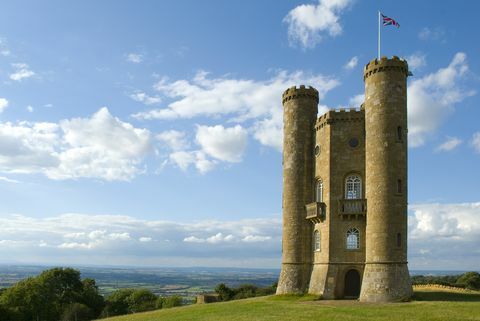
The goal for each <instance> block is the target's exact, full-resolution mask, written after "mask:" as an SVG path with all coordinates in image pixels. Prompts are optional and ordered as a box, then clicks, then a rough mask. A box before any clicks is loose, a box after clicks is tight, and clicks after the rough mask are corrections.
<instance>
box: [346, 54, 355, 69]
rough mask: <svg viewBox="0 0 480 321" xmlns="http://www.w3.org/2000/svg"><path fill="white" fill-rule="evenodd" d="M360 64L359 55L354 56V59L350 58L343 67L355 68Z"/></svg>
mask: <svg viewBox="0 0 480 321" xmlns="http://www.w3.org/2000/svg"><path fill="white" fill-rule="evenodd" d="M357 64H358V57H357V56H354V57H352V59H350V60H349V61H348V62H347V63H346V64H345V66H343V68H345V69H353V68H355V67H356V66H357Z"/></svg>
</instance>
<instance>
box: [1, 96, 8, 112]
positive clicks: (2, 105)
mask: <svg viewBox="0 0 480 321" xmlns="http://www.w3.org/2000/svg"><path fill="white" fill-rule="evenodd" d="M7 107H8V100H7V99H5V98H0V113H2V112H3V111H4V110H5V108H7Z"/></svg>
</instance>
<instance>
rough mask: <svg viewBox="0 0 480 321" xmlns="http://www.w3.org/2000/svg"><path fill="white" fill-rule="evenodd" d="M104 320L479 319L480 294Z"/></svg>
mask: <svg viewBox="0 0 480 321" xmlns="http://www.w3.org/2000/svg"><path fill="white" fill-rule="evenodd" d="M104 320H108V321H127V320H128V321H177V320H178V321H188V320H198V321H207V320H208V321H211V320H213V321H221V320H229V321H252V320H272V321H279V320H282V321H283V320H285V321H288V320H292V321H302V320H309V321H310V320H321V321H329V320H338V321H350V320H351V321H353V320H355V321H362V320H365V321H366V320H368V321H371V320H388V321H400V320H402V321H403V320H405V321H407V320H408V321H415V320H419V321H422V320H425V321H443V320H445V321H447V320H448V321H452V320H461V321H468V320H480V293H459V292H447V291H442V290H437V289H432V290H423V289H422V290H418V291H415V297H414V300H413V301H412V302H407V303H390V304H365V303H359V302H356V301H342V300H339V301H322V300H316V298H315V297H313V296H303V297H299V296H268V297H260V298H252V299H245V300H237V301H230V302H221V303H211V304H203V305H191V306H186V307H179V308H172V309H164V310H158V311H152V312H146V313H139V314H130V315H126V316H121V317H115V318H110V319H104Z"/></svg>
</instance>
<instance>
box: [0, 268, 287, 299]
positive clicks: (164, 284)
mask: <svg viewBox="0 0 480 321" xmlns="http://www.w3.org/2000/svg"><path fill="white" fill-rule="evenodd" d="M48 268H50V267H46V266H19V265H0V288H5V287H10V286H12V285H13V284H15V283H16V282H18V281H20V280H22V279H25V278H27V277H30V276H36V275H38V274H40V273H41V272H42V271H43V270H46V269H48ZM73 268H75V269H78V270H80V272H81V277H82V278H93V279H95V280H96V282H97V285H98V286H99V288H100V293H102V294H104V295H108V294H110V293H111V292H113V291H115V290H117V289H122V288H136V289H138V288H142V289H149V290H151V291H152V292H153V293H155V294H157V295H161V296H165V295H180V296H182V297H184V298H185V299H186V300H187V301H191V300H193V298H194V297H195V296H196V295H197V294H199V293H202V292H210V291H212V290H213V289H214V288H215V286H216V285H217V284H219V283H225V284H228V285H229V286H238V285H240V284H245V283H249V284H255V285H257V286H270V285H272V284H273V283H274V282H275V281H277V280H278V274H279V270H278V269H240V268H239V269H236V268H202V267H193V268H134V267H85V266H81V267H76V266H73Z"/></svg>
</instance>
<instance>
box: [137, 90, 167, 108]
mask: <svg viewBox="0 0 480 321" xmlns="http://www.w3.org/2000/svg"><path fill="white" fill-rule="evenodd" d="M130 98H132V99H133V100H135V101H138V102H140V103H143V104H145V105H154V104H158V103H160V102H161V101H162V99H161V98H160V97H158V96H149V95H147V94H146V93H144V92H142V91H136V92H134V93H133V94H131V95H130Z"/></svg>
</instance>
